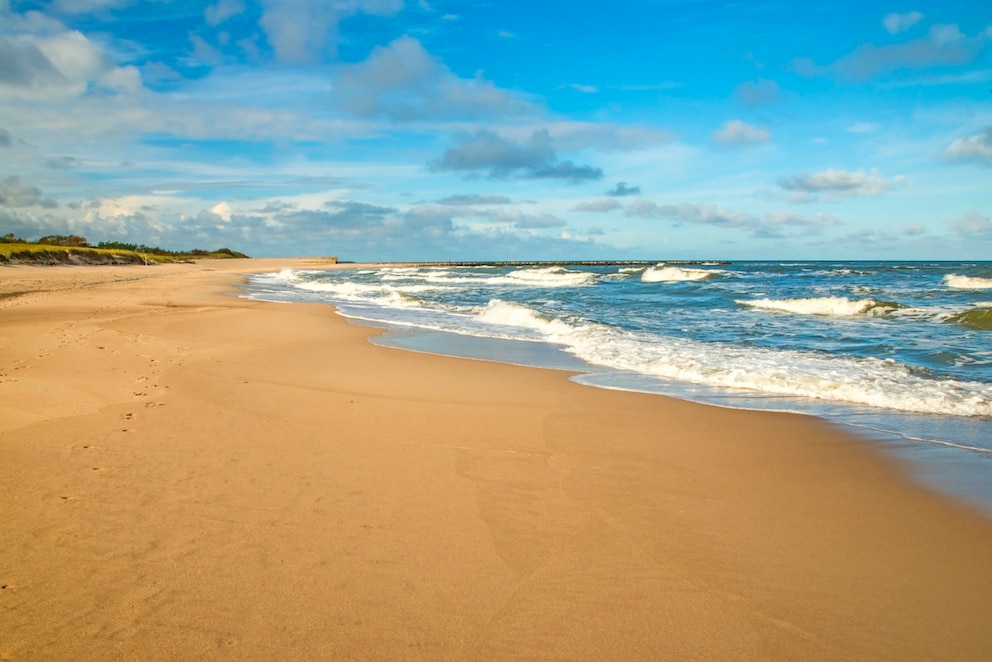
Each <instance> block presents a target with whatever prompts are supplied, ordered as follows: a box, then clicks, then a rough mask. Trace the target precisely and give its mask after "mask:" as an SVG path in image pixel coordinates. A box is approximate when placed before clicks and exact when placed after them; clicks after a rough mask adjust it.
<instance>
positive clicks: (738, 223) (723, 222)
mask: <svg viewBox="0 0 992 662" xmlns="http://www.w3.org/2000/svg"><path fill="white" fill-rule="evenodd" d="M625 213H626V215H627V216H630V217H634V218H670V219H673V220H676V221H683V222H686V223H700V224H704V225H719V226H723V227H733V228H741V229H746V230H755V229H757V228H758V225H759V222H758V219H756V218H755V217H754V216H751V215H750V214H745V213H742V212H738V211H734V210H732V209H723V208H721V207H717V206H715V205H697V204H693V203H687V202H684V203H681V204H678V205H659V204H656V203H654V202H650V201H648V200H636V201H634V202H632V203H630V205H628V206H627V211H626V212H625Z"/></svg>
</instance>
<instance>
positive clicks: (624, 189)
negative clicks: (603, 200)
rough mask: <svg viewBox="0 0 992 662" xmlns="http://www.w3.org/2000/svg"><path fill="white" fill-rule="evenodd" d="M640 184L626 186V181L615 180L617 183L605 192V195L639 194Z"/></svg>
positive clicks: (619, 196)
mask: <svg viewBox="0 0 992 662" xmlns="http://www.w3.org/2000/svg"><path fill="white" fill-rule="evenodd" d="M640 194H641V187H640V186H627V182H617V185H616V186H614V187H613V188H611V189H610V190H609V191H607V192H606V195H609V196H613V197H615V198H621V197H623V196H625V195H640Z"/></svg>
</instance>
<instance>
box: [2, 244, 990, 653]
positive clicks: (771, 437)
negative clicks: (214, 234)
mask: <svg viewBox="0 0 992 662" xmlns="http://www.w3.org/2000/svg"><path fill="white" fill-rule="evenodd" d="M354 266H356V265H340V266H338V267H336V268H353V267H354ZM246 267H248V268H246ZM282 267H293V268H329V265H326V264H324V265H320V266H316V267H315V263H314V262H313V261H307V260H276V259H273V260H250V261H247V262H246V261H243V260H239V261H237V263H234V264H232V263H228V262H225V263H223V264H214V263H212V262H210V263H208V262H201V263H197V264H195V265H176V266H175V267H172V266H171V265H170V266H169V267H167V268H164V269H163V268H162V267H159V266H156V267H152V268H151V269H154V270H155V273H154V274H147V273H142V272H140V271H135V270H142V269H148V268H147V267H140V266H138V267H120V268H118V267H97V268H94V267H4V268H0V319H3V320H4V324H3V326H2V330H0V334H2V343H3V345H2V347H3V351H2V356H3V359H4V360H3V363H2V365H0V368H2V369H3V373H2V376H0V408H2V412H3V415H2V417H0V419H2V423H0V452H2V453H3V459H4V462H3V463H2V467H3V468H2V469H0V489H2V490H3V492H4V494H6V495H10V496H9V498H7V499H6V500H5V502H4V503H3V505H2V506H0V508H2V521H4V523H5V526H4V528H5V538H6V539H7V541H8V542H7V544H5V545H4V546H3V548H2V549H0V573H3V575H2V576H0V585H3V586H4V588H3V589H2V590H0V607H2V608H3V609H2V613H3V614H4V616H3V617H2V621H3V624H4V626H3V627H0V659H3V658H6V657H10V658H12V659H21V658H25V659H41V658H49V659H67V658H71V657H75V658H79V657H84V658H91V659H93V658H98V659H107V658H112V659H129V658H134V657H144V658H146V659H147V658H154V659H186V658H188V659H194V658H203V657H216V658H222V657H229V658H232V659H267V658H271V657H282V658H295V659H305V658H311V659H312V658H315V657H317V658H321V657H322V658H325V659H326V658H358V659H382V658H391V659H396V658H406V659H483V658H486V659H519V658H522V657H531V658H534V657H536V658H548V657H556V656H557V657H584V658H589V657H598V658H611V659H623V658H632V657H634V658H644V657H651V658H658V657H679V658H692V657H705V658H709V659H866V658H867V659H871V658H885V659H912V658H925V659H981V658H983V657H987V656H990V655H992V633H989V631H988V628H987V627H986V623H985V620H984V609H983V608H988V607H989V606H992V598H990V597H989V596H990V595H992V590H990V589H992V569H989V568H988V567H987V566H988V564H987V562H986V560H987V558H989V554H990V553H992V522H989V521H988V520H987V519H984V518H982V517H981V516H980V515H978V514H977V513H975V512H973V511H971V510H970V509H968V508H967V507H965V506H963V505H962V504H960V503H958V502H956V501H954V500H952V499H951V498H949V497H945V496H943V495H940V494H936V493H933V492H930V491H928V490H926V489H924V488H922V487H919V486H917V485H916V484H915V483H914V482H912V481H911V480H910V479H909V478H908V477H907V475H906V469H905V467H904V466H901V465H900V464H899V463H897V462H895V461H894V460H892V459H890V458H888V457H883V456H882V455H880V454H879V453H877V452H874V451H872V450H871V449H870V448H868V447H867V446H868V445H867V444H864V443H862V442H861V441H860V440H858V439H856V438H855V437H854V436H852V435H849V434H847V433H845V432H843V431H841V430H839V429H838V428H836V427H834V426H832V425H830V424H829V423H826V422H824V421H822V420H819V419H815V418H812V417H809V416H801V415H791V414H778V413H766V412H753V411H745V410H722V409H718V408H715V407H712V406H709V405H701V404H696V403H692V402H687V401H682V400H675V399H672V398H666V397H663V396H658V395H647V394H638V393H633V392H618V391H609V390H606V389H600V388H595V389H593V388H588V387H587V386H583V385H581V384H576V383H573V382H571V381H569V380H568V379H567V374H566V373H559V372H558V371H551V370H544V369H532V368H525V367H519V366H511V365H506V364H499V363H482V362H479V361H465V360H462V359H455V358H448V357H444V356H439V355H428V354H418V353H414V352H410V351H406V350H396V349H390V348H385V347H381V346H379V345H376V344H373V343H369V342H367V338H369V337H370V336H372V335H375V334H377V333H378V332H377V331H374V330H373V329H371V328H369V327H358V326H355V325H352V324H349V323H348V322H347V321H346V320H344V319H343V318H341V317H340V316H338V315H336V314H334V312H333V309H332V308H331V307H329V306H327V305H326V304H295V305H293V306H282V305H279V304H276V303H265V302H259V301H252V300H248V299H244V298H237V297H234V296H230V293H231V291H232V288H233V284H234V282H235V280H236V278H237V277H238V276H239V275H240V274H242V273H248V272H249V271H256V270H258V271H266V270H278V269H279V268H282ZM8 269H10V270H12V271H8ZM94 269H98V270H100V273H99V274H98V273H96V272H95V271H94ZM160 269H163V270H162V271H159V270H160ZM53 270H54V271H53ZM135 273H138V274H140V275H139V276H135ZM73 279H76V280H75V281H74V280H73ZM31 288H34V289H35V293H34V294H31V293H28V294H22V295H19V296H16V297H3V296H2V295H3V294H4V293H9V292H12V291H18V292H22V291H24V290H25V289H29V290H30V289H31ZM41 290H44V291H41Z"/></svg>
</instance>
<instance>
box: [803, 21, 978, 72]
mask: <svg viewBox="0 0 992 662" xmlns="http://www.w3.org/2000/svg"><path fill="white" fill-rule="evenodd" d="M989 37H990V35H989V33H988V31H986V32H983V33H980V34H978V35H977V36H975V37H969V36H967V35H965V34H964V33H962V32H961V29H960V28H959V27H958V26H957V25H953V24H951V25H934V26H933V27H931V28H930V30H929V31H928V32H927V34H926V35H925V36H923V37H921V38H919V39H914V40H912V41H907V42H903V43H899V44H888V45H885V46H876V45H874V44H864V45H863V46H859V47H858V48H857V49H855V50H854V51H853V52H851V53H850V54H848V55H845V56H844V57H842V58H840V59H838V60H836V61H835V62H833V63H831V64H829V65H826V66H819V65H817V64H815V63H814V62H813V61H812V60H810V59H808V58H797V59H796V60H794V61H793V68H794V69H795V71H796V72H797V73H798V74H800V75H802V76H808V77H812V76H823V75H836V76H839V77H841V78H847V79H851V80H866V79H869V78H874V77H877V76H880V75H883V74H887V73H890V72H893V71H899V70H902V69H924V68H929V67H940V66H960V65H964V64H968V63H969V62H971V61H972V60H974V59H975V57H977V56H978V54H979V52H981V50H982V48H983V47H984V46H985V42H986V41H987V40H988V39H989Z"/></svg>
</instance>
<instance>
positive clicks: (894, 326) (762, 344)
mask: <svg viewBox="0 0 992 662" xmlns="http://www.w3.org/2000/svg"><path fill="white" fill-rule="evenodd" d="M244 296H246V297H249V298H253V299H262V300H267V301H279V302H290V303H292V302H323V303H328V304H333V305H334V306H335V307H336V309H337V311H338V313H339V314H341V315H343V316H345V317H347V318H349V319H351V320H353V321H355V322H356V323H360V324H366V325H371V326H376V327H381V328H384V329H386V330H387V332H386V333H385V334H383V335H381V336H377V337H376V338H375V339H374V342H376V343H380V344H384V345H389V346H392V347H397V348H402V349H407V350H413V351H420V352H429V353H435V354H443V355H451V356H459V357H465V358H472V359H482V360H490V361H499V362H505V363H513V364H519V365H527V366H534V367H541V368H553V369H561V370H568V371H571V372H573V373H575V376H574V377H572V379H574V380H575V381H578V382H581V383H583V384H587V385H589V386H593V387H600V388H608V389H621V390H630V391H642V392H649V393H659V394H664V395H668V396H673V397H677V398H683V399H687V400H693V401H698V402H703V403H708V404H713V405H718V406H723V407H734V408H742V409H763V410H774V411H788V412H798V413H804V414H812V415H815V416H819V417H822V418H825V419H828V420H830V421H832V422H834V423H836V424H838V425H841V426H846V427H848V428H850V429H851V430H852V431H853V432H854V433H855V434H857V435H858V436H859V437H861V438H862V439H864V440H865V441H866V443H871V444H876V445H878V446H879V447H880V448H881V449H882V450H883V451H884V452H887V453H892V454H894V455H896V456H898V457H899V458H901V459H902V460H904V461H905V463H906V465H907V466H908V467H910V471H911V473H912V475H913V476H914V477H915V478H916V479H918V480H919V481H921V482H922V483H925V484H927V485H928V486H930V487H932V488H935V489H938V490H942V491H944V492H947V493H949V494H951V495H953V496H955V497H956V498H959V499H961V500H963V501H966V502H968V503H969V504H971V505H972V506H974V507H976V508H977V509H979V510H981V511H983V512H984V513H985V514H986V515H989V516H992V262H757V261H749V262H730V263H726V262H692V263H686V262H654V261H650V262H596V263H555V264H551V263H517V262H515V263H500V264H496V263H492V264H468V265H456V264H436V263H435V264H422V265H383V266H370V267H367V266H362V265H356V266H355V267H354V268H348V269H337V270H297V269H285V270H283V271H280V272H277V273H266V274H258V275H253V276H250V277H248V283H247V284H246V286H245V293H244Z"/></svg>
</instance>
